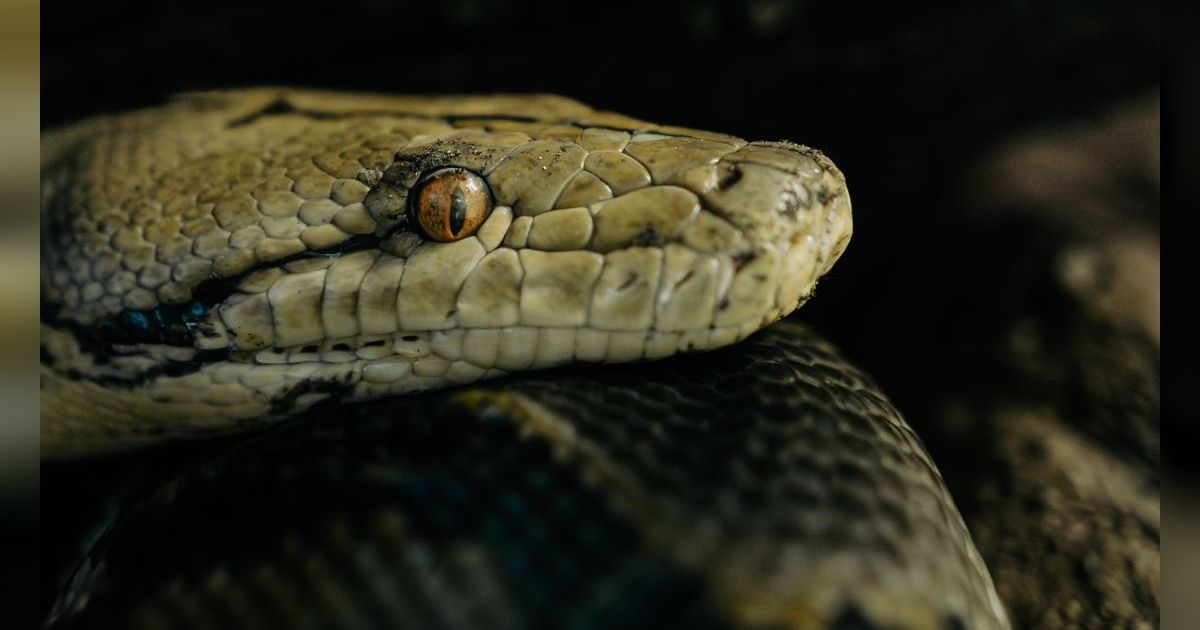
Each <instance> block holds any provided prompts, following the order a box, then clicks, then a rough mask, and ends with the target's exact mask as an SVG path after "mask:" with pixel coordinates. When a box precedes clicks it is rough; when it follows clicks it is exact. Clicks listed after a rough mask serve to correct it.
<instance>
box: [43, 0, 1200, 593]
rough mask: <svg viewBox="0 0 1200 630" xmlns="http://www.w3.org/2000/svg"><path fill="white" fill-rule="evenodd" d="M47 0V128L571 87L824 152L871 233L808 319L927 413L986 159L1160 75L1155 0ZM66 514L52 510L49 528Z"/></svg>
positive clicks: (644, 114)
mask: <svg viewBox="0 0 1200 630" xmlns="http://www.w3.org/2000/svg"><path fill="white" fill-rule="evenodd" d="M42 8H43V19H42V45H43V50H42V124H43V127H44V128H50V127H53V126H56V125H59V124H64V123H67V122H70V121H72V120H75V119H77V118H80V117H83V116H86V115H90V114H94V113H100V112H108V111H118V110H122V109H128V108H132V107H139V106H146V105H152V104H155V103H157V102H160V101H161V100H162V99H164V98H165V97H166V96H168V95H170V94H171V93H173V92H178V91H182V90H188V89H196V88H208V87H229V86H240V85H260V84H285V85H299V86H311V87H328V88H339V89H355V90H370V91H383V92H409V93H464V92H497V91H503V92H554V93H560V94H563V95H566V96H570V97H574V98H577V99H579V100H581V101H584V102H586V103H589V104H591V105H593V106H595V107H597V108H600V109H609V110H615V111H619V112H621V113H624V114H629V115H631V116H635V117H638V118H642V119H646V120H651V121H654V122H658V123H663V124H673V125H682V126H689V127H696V128H701V129H709V130H713V131H720V132H725V133H730V134H734V135H738V136H741V137H744V138H747V139H750V140H775V139H789V140H793V141H796V142H801V143H804V144H809V145H812V146H815V147H817V148H820V149H822V150H823V151H825V152H826V153H827V154H828V155H829V156H830V157H831V158H832V159H833V160H834V161H835V162H836V163H837V164H838V165H839V167H841V169H842V170H843V171H844V172H845V174H846V176H847V179H848V182H849V188H850V193H851V197H852V199H853V203H854V220H855V233H854V237H853V239H852V241H851V244H850V247H849V250H848V251H847V252H846V254H845V255H844V257H843V258H842V261H841V262H840V263H839V264H838V266H837V267H836V268H835V270H834V271H833V273H832V274H831V275H830V276H829V277H828V278H827V279H826V280H825V281H824V282H823V283H822V285H821V286H820V288H819V292H818V293H819V295H818V296H817V297H816V299H814V300H813V301H812V302H811V303H810V304H808V305H807V306H805V308H804V309H802V312H801V314H800V318H801V319H804V320H805V321H808V322H811V323H813V324H814V325H815V326H816V327H817V329H818V330H820V331H821V332H822V333H823V334H824V335H826V336H827V337H829V338H830V339H831V340H832V341H834V342H835V343H837V344H838V345H840V346H842V347H843V348H844V349H845V350H846V351H847V352H848V354H849V355H850V356H851V357H852V358H854V359H855V360H857V361H858V362H859V363H861V364H862V366H863V367H864V368H865V369H866V370H867V371H868V372H870V373H872V374H874V375H875V377H876V378H877V379H878V380H879V381H880V383H881V384H882V385H883V388H884V390H885V391H887V392H888V393H889V394H890V395H891V396H892V397H893V398H894V399H895V400H896V402H897V404H898V406H899V407H900V408H901V409H911V408H919V407H918V405H917V404H916V403H917V402H918V401H919V400H920V398H921V396H922V392H926V391H927V390H928V387H927V386H928V384H929V383H928V378H929V375H930V374H934V375H935V376H934V378H937V376H936V375H937V374H938V373H939V372H938V371H937V370H935V369H934V368H936V367H938V366H932V365H928V364H927V362H932V361H936V360H937V359H936V355H924V354H921V353H916V354H913V353H911V352H903V353H901V352H897V350H896V347H897V346H896V345H895V344H892V343H890V341H891V340H895V339H898V338H902V337H904V336H906V335H909V334H910V333H911V331H912V330H913V323H914V322H920V321H921V320H923V319H928V318H937V317H944V316H945V315H946V314H945V313H933V312H927V309H929V308H930V307H929V305H928V304H927V303H922V301H921V300H919V299H917V297H915V296H921V295H928V294H929V292H930V291H939V290H940V291H946V290H949V291H953V290H954V289H953V287H950V288H946V287H941V288H939V287H936V286H929V281H928V280H927V276H925V275H923V274H921V273H920V269H915V270H914V269H913V266H912V264H910V263H911V262H912V261H913V260H914V259H915V258H916V257H915V256H914V252H915V251H917V250H918V248H921V247H922V246H923V245H924V244H925V242H926V239H927V238H928V234H929V230H930V229H931V226H935V225H940V224H942V223H943V222H944V221H945V220H946V218H947V217H952V216H954V215H955V213H957V212H958V211H959V207H958V205H957V204H958V202H959V200H960V199H961V198H962V197H963V194H964V190H963V188H962V187H963V184H962V182H964V181H967V179H966V177H965V176H966V175H967V174H968V173H969V172H970V170H971V169H972V168H973V167H974V166H975V165H976V164H977V163H978V161H979V160H980V159H981V158H983V157H984V156H985V155H987V154H988V153H989V152H990V151H993V150H995V149H996V148H997V147H998V146H1000V145H1001V144H1002V143H1004V142H1006V141H1008V140H1010V139H1011V138H1013V137H1014V136H1015V135H1017V134H1019V133H1024V132H1029V131H1036V130H1038V129H1043V128H1049V127H1051V126H1054V125H1056V124H1060V123H1064V122H1070V121H1077V120H1086V119H1088V118H1090V117H1093V116H1097V115H1099V114H1102V113H1104V112H1106V111H1107V110H1108V109H1109V108H1111V107H1113V106H1116V105H1119V104H1121V103H1124V102H1127V101H1129V100H1130V99H1132V98H1139V97H1144V96H1147V95H1151V94H1154V93H1156V92H1157V91H1158V90H1159V85H1160V83H1161V76H1160V47H1161V45H1160V36H1159V31H1160V22H1161V20H1160V14H1159V6H1158V4H1157V3H1156V2H1136V1H1131V2H1118V1H1114V0H1057V1H1032V0H1031V1H1015V2H1004V3H1001V2H963V1H953V0H950V1H932V2H925V3H886V4H884V3H881V4H879V5H878V6H875V5H866V4H860V3H842V2H835V1H830V0H825V1H819V2H803V1H797V2H787V1H782V0H697V1H690V2H684V1H678V0H667V1H660V2H651V1H646V2H639V3H622V2H603V3H599V2H598V3H580V4H576V5H573V6H568V5H567V4H566V3H559V2H516V1H513V0H497V1H492V2H485V1H483V0H443V1H424V2H387V1H383V0H358V1H347V2H320V3H316V2H261V3H255V4H249V3H230V4H225V3H221V2H195V1H193V2H162V1H146V0H137V1H133V2H120V3H105V2H87V3H83V2H80V3H67V2H45V3H43V5H42ZM1192 46H1193V47H1194V44H1193V45H1192ZM1181 90H1182V89H1181ZM1178 94H1179V92H1176V93H1174V95H1178ZM1167 108H1168V110H1169V109H1170V105H1169V104H1168V105H1167ZM1188 185H1189V184H1186V183H1185V186H1188ZM976 238H978V235H976ZM985 238H986V237H985ZM994 245H995V244H989V243H980V247H981V250H986V249H988V246H994ZM924 258H925V259H928V257H927V256H926V257H924ZM941 264H944V265H948V266H952V265H955V264H960V263H959V262H958V261H955V260H945V261H941ZM961 316H962V317H971V316H972V313H962V314H961ZM932 341H935V340H930V341H929V342H932ZM917 346H919V344H912V343H909V344H908V345H907V346H903V347H908V348H912V347H917ZM910 414H911V412H910ZM914 424H918V425H919V422H915V423H914ZM918 428H919V426H918ZM935 456H936V453H935ZM43 486H44V487H45V481H44V482H43ZM55 517H56V514H54V513H53V512H51V513H47V512H45V511H43V514H42V521H43V525H45V524H46V523H47V521H48V520H51V521H52V520H53V519H54V518H55ZM44 546H45V545H44ZM51 548H53V545H51ZM43 570H45V566H43ZM45 578H46V576H43V585H46V584H47V583H49V582H52V580H50V581H49V582H48V581H47V580H46V579H45ZM44 595H45V594H44ZM42 603H43V606H45V603H46V600H45V597H43V600H42Z"/></svg>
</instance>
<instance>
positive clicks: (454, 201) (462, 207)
mask: <svg viewBox="0 0 1200 630" xmlns="http://www.w3.org/2000/svg"><path fill="white" fill-rule="evenodd" d="M466 221H467V195H466V193H464V192H463V189H462V187H461V186H455V187H454V192H452V193H450V233H451V234H454V235H455V236H457V235H458V233H459V232H461V231H462V227H463V223H466Z"/></svg>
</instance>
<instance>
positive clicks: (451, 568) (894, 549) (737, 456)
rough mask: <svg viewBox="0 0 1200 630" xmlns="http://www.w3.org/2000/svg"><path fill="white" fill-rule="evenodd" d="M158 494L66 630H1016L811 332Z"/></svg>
mask: <svg viewBox="0 0 1200 630" xmlns="http://www.w3.org/2000/svg"><path fill="white" fill-rule="evenodd" d="M143 496H144V497H145V498H144V500H142V501H140V502H139V503H137V504H136V505H135V506H134V507H132V508H130V509H128V510H126V511H125V517H124V518H123V519H122V520H121V521H120V522H118V523H116V524H114V525H113V526H112V527H111V529H110V531H109V533H108V535H107V536H105V538H104V539H103V541H102V542H101V544H99V545H97V547H96V549H94V550H93V552H92V554H91V556H90V557H89V558H88V560H87V561H86V562H84V563H83V564H82V568H81V569H80V570H79V571H78V572H77V573H76V575H75V578H74V579H73V581H72V583H71V584H70V586H69V587H68V588H66V589H64V591H63V592H64V595H63V596H62V597H61V598H60V600H59V602H58V604H57V605H56V607H55V612H54V614H53V615H52V617H51V619H52V621H54V622H55V623H54V624H52V625H53V627H55V628H100V627H114V626H117V627H122V628H139V629H140V628H145V629H152V628H172V629H175V628H192V629H196V630H201V629H203V630H209V629H212V630H215V629H218V628H220V629H224V630H232V629H234V628H246V629H250V628H270V627H280V628H394V627H411V628H612V629H614V630H615V629H618V628H620V629H626V628H646V629H650V628H840V629H850V628H881V629H899V628H912V629H917V628H924V629H931V630H932V629H937V630H950V629H954V628H973V629H988V628H1005V627H1007V624H1006V623H1005V621H1004V613H1003V611H1002V609H1001V605H1000V602H999V600H998V598H997V597H996V591H995V589H994V588H993V587H992V582H991V579H990V577H989V576H988V572H987V570H986V569H985V568H984V566H983V563H982V561H981V560H980V558H979V554H978V553H977V552H976V551H975V548H974V546H973V545H972V543H971V539H970V536H969V535H968V533H967V530H966V527H965V526H964V525H963V521H962V519H961V517H960V516H959V514H958V511H957V509H956V508H955V506H954V504H953V503H952V502H951V500H950V497H949V494H948V493H947V492H946V488H945V485H944V484H943V482H942V479H941V477H940V475H939V474H938V472H937V470H936V469H935V468H934V466H933V463H932V462H931V461H930V459H929V457H928V455H926V453H925V451H924V449H923V447H922V445H921V443H920V440H919V439H918V438H917V437H916V435H915V434H914V433H913V431H912V429H911V428H910V427H909V425H908V424H907V423H906V422H905V421H904V420H903V418H902V417H901V416H900V414H899V413H898V412H897V410H896V409H895V408H894V407H893V406H892V405H891V403H890V402H889V401H888V400H887V398H886V397H885V396H884V395H883V394H881V393H880V392H879V389H878V387H877V386H876V385H875V384H874V382H873V381H872V380H871V379H870V377H868V376H867V375H865V374H863V373H862V372H861V371H860V370H859V369H857V368H855V367H854V366H853V365H852V364H850V363H849V362H848V361H847V360H846V359H845V357H844V356H843V355H842V354H841V353H840V352H838V351H837V350H836V349H835V348H833V347H832V346H831V345H830V344H829V343H827V342H826V341H824V340H823V339H821V338H820V337H819V336H818V335H816V334H815V333H814V332H813V331H812V330H810V329H808V328H807V327H804V326H801V325H798V324H795V323H793V322H790V321H785V322H780V323H779V324H776V325H774V326H771V327H769V328H767V329H766V330H764V331H762V332H760V333H758V334H756V335H753V336H751V337H750V338H749V339H747V340H745V341H743V342H742V343H739V344H735V345H734V346H731V347H729V348H723V349H720V350H716V351H713V352H707V353H700V354H699V355H689V356H676V357H669V358H667V359H664V360H662V361H658V362H653V363H650V362H644V363H638V364H631V365H613V366H595V367H592V366H573V367H565V368H559V369H557V370H553V371H541V372H532V373H529V374H526V375H522V376H521V377H519V378H509V379H503V380H500V381H491V382H486V383H480V384H475V385H470V386H467V387H463V388H458V389H454V390H443V391H435V392H429V393H425V394H420V395H414V396H406V397H400V398H396V399H391V400H377V401H371V402H366V403H359V404H352V405H346V404H342V403H334V402H333V401H326V402H324V403H318V404H317V405H315V406H314V407H313V408H312V409H310V410H309V412H308V413H307V414H305V417H304V418H302V419H301V420H300V421H298V422H294V423H290V424H288V425H286V426H284V427H282V428H280V429H278V430H275V431H272V432H269V433H267V434H265V435H262V436H260V437H258V438H255V439H253V440H250V441H248V442H243V443H241V444H239V445H237V446H235V447H233V448H230V449H220V450H219V451H217V452H216V453H214V455H213V456H212V457H208V458H204V459H202V460H201V462H200V463H199V464H198V465H196V466H193V467H189V468H187V469H186V470H184V471H183V472H182V473H179V474H175V475H165V478H164V479H162V480H160V481H158V482H157V483H154V484H151V485H150V487H149V489H148V490H147V491H146V492H144V493H143Z"/></svg>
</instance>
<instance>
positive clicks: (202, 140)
mask: <svg viewBox="0 0 1200 630" xmlns="http://www.w3.org/2000/svg"><path fill="white" fill-rule="evenodd" d="M44 144H45V145H46V146H49V147H53V148H54V151H53V152H52V153H54V155H51V156H50V157H49V158H48V159H47V166H46V167H45V168H44V172H43V180H44V182H45V185H44V188H45V191H46V193H45V195H44V197H43V218H44V221H43V225H44V231H43V242H44V247H43V251H44V252H45V253H44V254H43V273H42V276H43V294H44V295H45V297H46V307H45V308H44V309H43V311H44V317H43V322H44V323H43V374H44V376H46V378H44V385H43V405H44V408H45V409H47V413H46V414H44V419H45V420H46V422H45V423H44V425H43V426H44V432H43V437H44V443H47V442H48V443H49V444H51V445H54V444H60V445H63V448H64V449H66V450H70V449H71V448H72V447H70V446H69V445H70V444H79V443H82V442H81V440H82V439H83V438H80V437H79V436H80V435H83V434H87V433H89V432H90V433H96V431H95V427H97V426H102V425H107V426H109V427H110V431H109V433H112V432H114V431H115V432H116V433H119V434H121V435H122V436H125V437H126V438H128V440H127V441H130V442H137V441H150V440H155V439H159V438H160V437H161V436H162V435H164V434H165V435H168V436H172V435H187V434H192V433H197V434H206V433H210V432H215V431H221V430H230V429H232V428H234V427H237V426H244V425H247V424H252V423H257V422H260V421H262V420H265V419H277V418H281V417H285V416H288V415H291V414H294V413H296V412H297V411H299V410H302V409H304V408H306V407H307V406H309V405H311V404H312V403H314V402H316V401H317V400H320V399H322V398H327V397H330V396H333V395H336V396H338V397H340V398H342V399H346V400H351V399H365V398H372V397H378V396H383V395H391V394H397V393H404V392H411V391H417V390H425V389H431V388H436V387H442V386H446V385H450V384H454V383H464V382H470V381H474V380H478V379H481V378H487V377H492V376H498V375H501V374H506V373H511V372H516V371H522V370H527V369H532V368H544V367H550V366H554V365H559V364H562V363H567V362H573V361H591V362H615V361H629V360H639V359H654V358H658V357H662V356H666V355H669V354H673V353H675V352H680V351H688V350H701V349H707V348H714V347H718V346H723V345H727V344H729V343H733V342H735V341H737V340H739V339H742V338H744V337H745V336H747V335H749V334H751V333H753V332H754V331H756V330H758V329H759V328H761V327H762V326H764V325H767V324H769V323H770V322H772V321H775V320H776V319H779V318H780V317H783V316H784V315H787V314H788V313H790V312H791V311H792V310H794V309H795V308H796V307H797V306H799V305H800V304H801V303H802V302H803V301H804V300H805V299H807V298H808V296H809V295H810V294H811V293H812V290H813V287H814V286H815V284H816V282H817V279H818V278H819V277H820V276H822V275H823V274H824V273H825V272H827V271H828V270H829V269H830V267H831V266H832V265H833V263H834V262H835V261H836V260H837V258H838V257H839V256H840V255H841V253H842V251H843V250H844V249H845V247H846V244H847V242H848V240H849V237H850V233H851V218H850V202H849V197H848V195H847V192H846V187H845V181H844V178H843V176H842V174H841V173H840V171H838V169H837V168H836V167H834V166H833V164H832V163H831V162H830V161H829V160H828V159H827V158H826V157H825V156H824V155H822V154H821V153H820V152H818V151H816V150H814V149H810V148H808V147H804V146H801V145H795V144H790V143H783V142H772V143H768V142H746V141H744V140H741V139H739V138H735V137H732V136H727V135H723V134H716V133H709V132H702V131H696V130H690V129H682V128H677V127H663V126H658V125H653V124H650V123H646V122H643V121H639V120H636V119H632V118H627V117H625V116H621V115H617V114H611V113H604V112H596V111H594V110H592V109H590V108H588V107H586V106H584V105H581V104H579V103H576V102H574V101H570V100H567V99H562V98H558V97H529V96H492V97H439V98H420V97H384V96H374V95H352V94H335V93H324V92H305V91H296V90H249V91H236V92H221V93H205V94H194V95H188V96H185V97H183V98H181V99H178V100H176V101H175V102H173V103H172V104H169V105H167V106H165V107H161V108H154V109H150V110H143V111H140V112H133V113H128V114H122V115H117V116H112V117H107V118H101V119H94V120H91V121H85V122H83V123H80V124H79V125H77V126H76V127H74V128H70V129H67V130H65V131H62V132H59V133H58V134H52V136H51V138H49V139H47V140H45V141H44ZM47 427H49V428H48V429H47ZM112 427H118V428H117V429H112ZM47 431H49V433H47ZM48 436H49V437H48ZM108 442H111V440H109V441H108ZM108 442H106V443H108Z"/></svg>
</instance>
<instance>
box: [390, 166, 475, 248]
mask: <svg viewBox="0 0 1200 630" xmlns="http://www.w3.org/2000/svg"><path fill="white" fill-rule="evenodd" d="M409 199H411V200H412V201H411V204H412V205H411V206H410V207H409V213H410V217H409V218H410V219H411V220H412V221H413V222H414V223H416V224H417V225H418V226H420V228H421V231H422V232H424V233H425V235H426V236H428V237H429V238H431V239H433V240H435V241H442V242H443V243H445V242H450V241H457V240H459V239H463V238H466V237H468V236H470V235H472V234H474V233H475V230H477V229H479V226H480V225H481V224H482V223H483V220H484V219H486V218H487V216H488V213H490V212H491V211H492V194H491V192H490V191H489V190H488V186H487V183H486V182H484V181H483V178H482V177H480V176H478V175H476V174H475V173H472V172H471V171H468V170H466V169H464V168H443V169H440V170H437V171H434V172H432V173H430V174H429V175H426V176H425V177H423V178H422V179H421V181H419V182H417V185H416V188H415V190H414V191H413V194H411V195H409Z"/></svg>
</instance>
